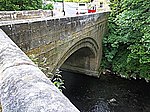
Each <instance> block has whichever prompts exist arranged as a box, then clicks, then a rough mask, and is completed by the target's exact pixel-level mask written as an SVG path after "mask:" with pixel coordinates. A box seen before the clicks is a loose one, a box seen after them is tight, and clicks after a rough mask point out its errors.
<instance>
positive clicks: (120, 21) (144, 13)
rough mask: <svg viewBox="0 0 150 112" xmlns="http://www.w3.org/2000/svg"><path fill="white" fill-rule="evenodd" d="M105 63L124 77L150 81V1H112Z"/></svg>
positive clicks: (104, 53)
mask: <svg viewBox="0 0 150 112" xmlns="http://www.w3.org/2000/svg"><path fill="white" fill-rule="evenodd" d="M110 6H111V9H112V12H111V14H110V17H109V29H108V35H107V36H106V37H105V38H104V41H103V48H104V50H103V57H104V58H103V60H102V62H103V64H102V66H103V67H104V68H105V69H106V68H107V69H111V70H112V71H113V72H116V73H117V74H120V75H122V76H124V77H127V78H129V77H134V78H136V77H140V78H145V79H146V80H150V1H149V0H111V5H110Z"/></svg>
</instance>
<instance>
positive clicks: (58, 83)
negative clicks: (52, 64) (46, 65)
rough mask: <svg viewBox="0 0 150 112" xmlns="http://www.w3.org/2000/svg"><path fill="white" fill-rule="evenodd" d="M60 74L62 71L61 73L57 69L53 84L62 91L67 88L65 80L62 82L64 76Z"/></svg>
mask: <svg viewBox="0 0 150 112" xmlns="http://www.w3.org/2000/svg"><path fill="white" fill-rule="evenodd" d="M60 73H61V71H59V69H57V70H56V73H55V76H54V78H53V79H52V82H53V83H54V85H55V86H56V87H57V88H58V89H59V90H60V91H62V89H65V86H64V80H62V76H61V75H60Z"/></svg>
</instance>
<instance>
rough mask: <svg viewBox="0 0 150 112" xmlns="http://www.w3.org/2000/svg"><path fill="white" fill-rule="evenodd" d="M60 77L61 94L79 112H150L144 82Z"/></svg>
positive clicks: (73, 75) (148, 91)
mask: <svg viewBox="0 0 150 112" xmlns="http://www.w3.org/2000/svg"><path fill="white" fill-rule="evenodd" d="M62 74H63V79H64V80H65V86H66V89H65V90H64V91H63V93H64V94H65V95H66V96H67V97H68V98H69V99H70V100H71V102H72V103H73V104H74V105H75V106H76V107H77V108H78V109H79V110H80V111H81V112H150V84H149V83H146V82H145V81H144V80H127V79H121V78H120V77H115V76H111V75H105V76H102V77H100V78H99V79H97V78H94V77H89V76H86V75H81V74H76V73H70V72H64V71H63V72H62Z"/></svg>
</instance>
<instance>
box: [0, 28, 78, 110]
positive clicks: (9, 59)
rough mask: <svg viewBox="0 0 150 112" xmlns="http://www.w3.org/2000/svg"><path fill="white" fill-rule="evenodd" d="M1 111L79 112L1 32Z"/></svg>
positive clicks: (0, 31)
mask: <svg viewBox="0 0 150 112" xmlns="http://www.w3.org/2000/svg"><path fill="white" fill-rule="evenodd" d="M0 38H1V39H0V93H1V104H2V110H3V112H79V110H78V109H77V108H76V107H74V106H73V104H71V102H70V101H69V100H68V99H67V98H66V97H65V96H64V95H63V94H62V93H61V92H60V91H59V90H58V89H57V88H56V87H55V86H54V85H53V84H52V82H51V81H50V80H49V79H48V78H47V77H46V76H45V74H43V73H42V72H41V71H40V70H39V69H38V67H37V66H36V65H35V64H34V63H33V62H32V61H31V60H30V59H29V58H28V57H27V56H26V55H25V54H24V53H23V52H22V51H21V50H20V49H19V48H18V47H17V45H16V44H14V43H13V42H12V41H11V39H10V38H9V37H8V36H7V35H6V34H5V33H4V32H3V31H2V30H1V29H0Z"/></svg>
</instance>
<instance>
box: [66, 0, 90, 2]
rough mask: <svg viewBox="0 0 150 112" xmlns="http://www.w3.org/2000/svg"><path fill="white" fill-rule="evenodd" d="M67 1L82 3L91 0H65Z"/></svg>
mask: <svg viewBox="0 0 150 112" xmlns="http://www.w3.org/2000/svg"><path fill="white" fill-rule="evenodd" d="M64 1H65V2H76V3H78V2H82V3H88V2H90V0H64Z"/></svg>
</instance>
